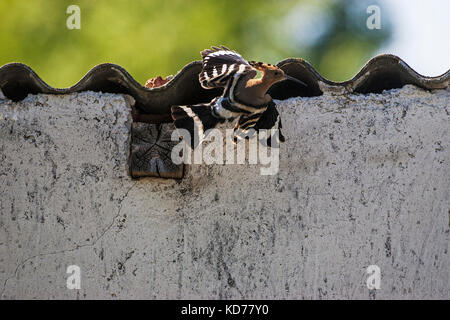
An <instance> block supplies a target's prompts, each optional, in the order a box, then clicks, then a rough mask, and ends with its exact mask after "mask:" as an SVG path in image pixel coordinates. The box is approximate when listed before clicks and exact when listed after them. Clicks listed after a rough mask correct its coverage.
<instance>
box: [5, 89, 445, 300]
mask: <svg viewBox="0 0 450 320" xmlns="http://www.w3.org/2000/svg"><path fill="white" fill-rule="evenodd" d="M449 101H450V93H449V91H435V92H432V93H430V92H426V91H422V90H420V89H417V88H415V87H412V86H407V87H405V88H403V89H399V90H391V91H388V92H385V93H383V94H378V95H375V94H371V95H367V96H364V95H336V96H333V95H324V96H321V97H314V98H300V99H290V100H286V101H283V102H280V109H281V112H282V119H283V127H284V134H285V135H286V137H287V141H286V143H284V144H283V145H282V146H281V149H280V170H279V173H278V174H277V175H274V176H262V175H260V174H259V173H260V170H259V169H260V167H259V166H258V165H248V164H247V165H231V166H226V165H211V166H206V165H196V166H191V167H190V168H189V170H188V172H187V174H186V177H185V178H184V179H183V180H182V181H181V182H180V181H173V180H154V179H142V180H132V179H130V178H129V176H128V174H127V159H128V152H129V141H130V136H129V134H130V132H129V130H130V129H129V128H130V124H131V117H130V113H129V106H128V105H127V102H126V100H125V99H124V97H123V96H121V95H112V94H99V93H89V92H85V93H81V94H72V95H66V96H47V95H38V96H29V97H28V98H26V99H25V100H24V101H22V102H19V103H13V102H10V101H7V100H0V157H1V165H0V194H1V196H0V210H1V211H0V212H1V214H0V296H1V298H2V299H18V298H39V299H48V298H62V299H78V298H79V299H96V298H107V299H109V298H122V299H123V298H150V299H152V298H160V299H165V298H201V299H210V298H211V299H219V298H220V299H229V298H238V299H240V298H249V299H266V298H275V299H284V298H288V299H291V298H295V299H297V298H300V299H301V298H306V299H336V298H337V299H348V298H351V299H405V298H413V299H422V298H425V299H428V298H437V299H449V298H450V295H449V254H448V243H449V202H450V201H449V194H450V192H449V191H450V165H449V159H450V145H449V135H450V130H449V129H450V122H449V115H450V106H449ZM69 265H78V266H79V267H80V268H81V289H80V290H69V289H67V288H66V279H67V277H68V274H66V268H67V267H68V266H69ZM369 265H378V266H379V267H380V269H381V288H380V289H379V290H368V288H367V286H366V279H367V277H368V274H366V268H367V267H368V266H369Z"/></svg>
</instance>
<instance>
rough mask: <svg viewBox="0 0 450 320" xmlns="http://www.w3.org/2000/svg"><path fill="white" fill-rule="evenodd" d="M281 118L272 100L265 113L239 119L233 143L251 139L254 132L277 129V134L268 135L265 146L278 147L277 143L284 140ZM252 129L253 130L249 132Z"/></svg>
mask: <svg viewBox="0 0 450 320" xmlns="http://www.w3.org/2000/svg"><path fill="white" fill-rule="evenodd" d="M281 128H282V125H281V118H280V114H279V113H278V110H277V107H276V104H275V103H274V102H273V100H272V101H271V102H270V103H269V105H268V106H267V109H266V111H264V112H263V113H259V114H252V115H248V116H247V115H243V116H241V117H240V118H239V120H238V122H237V124H236V127H235V128H234V141H237V139H243V138H244V139H247V138H252V137H253V135H254V134H255V133H256V132H259V131H260V130H261V129H266V130H270V129H277V130H278V131H277V132H274V133H273V134H271V135H269V136H268V137H267V140H266V141H265V144H266V145H267V146H269V147H272V146H275V147H276V146H278V145H279V142H284V141H285V140H286V139H285V137H284V136H283V134H282V133H281ZM251 129H253V130H251Z"/></svg>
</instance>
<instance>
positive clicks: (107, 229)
mask: <svg viewBox="0 0 450 320" xmlns="http://www.w3.org/2000/svg"><path fill="white" fill-rule="evenodd" d="M137 183H138V182H135V183H134V184H133V185H132V186H131V187H130V188H128V190H127V191H126V192H125V194H124V196H123V197H122V198H121V199H119V209H118V210H117V213H116V214H115V215H114V217H113V218H112V220H111V223H110V224H109V225H108V226H107V227H106V228H105V229H104V230H103V231H102V232H101V233H100V235H99V236H98V237H97V239H96V240H95V241H94V242H92V243H85V244H82V245H76V246H75V247H74V248H70V249H63V250H58V251H53V252H47V253H40V254H36V255H34V256H31V257H28V258H26V259H24V260H23V261H22V262H20V263H19V264H18V265H17V266H16V268H15V269H14V273H13V274H12V275H11V276H10V277H8V278H6V280H5V281H4V282H3V288H2V291H1V293H0V299H1V298H3V295H4V294H5V291H6V287H7V285H8V281H9V280H11V279H13V278H15V277H16V276H17V272H18V271H19V268H20V267H21V266H23V265H25V263H27V262H28V261H30V260H33V259H35V258H38V257H45V256H51V255H55V254H60V253H66V252H73V251H76V250H78V249H81V248H86V247H93V246H95V245H96V244H97V243H98V241H100V240H101V239H102V238H103V237H104V236H105V234H106V233H107V232H108V231H109V230H110V229H111V228H112V227H113V225H114V221H116V219H117V218H118V217H119V216H120V212H121V211H122V202H123V200H125V199H126V198H127V197H128V194H129V193H130V191H131V189H133V188H134V187H135V186H136V185H137Z"/></svg>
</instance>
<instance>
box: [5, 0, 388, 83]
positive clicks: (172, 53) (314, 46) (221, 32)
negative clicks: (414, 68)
mask: <svg viewBox="0 0 450 320" xmlns="http://www.w3.org/2000/svg"><path fill="white" fill-rule="evenodd" d="M373 3H376V1H370V3H369V2H367V1H364V0H363V1H356V0H350V1H343V0H342V1H337V0H324V1H320V2H318V1H313V0H300V1H294V0H286V1H275V0H266V1H260V0H245V1H242V0H241V1H238V0H216V1H207V0H195V1H184V0H172V1H163V0H152V1H147V0H133V1H118V0H110V1H92V0H81V1H77V2H76V3H74V1H73V0H70V1H68V0H34V1H25V0H3V1H1V2H0V46H1V49H0V65H3V64H5V63H8V62H13V61H18V62H23V63H26V64H28V65H30V66H31V67H32V68H33V69H34V70H35V71H36V72H37V73H38V74H39V75H40V76H41V77H42V78H43V79H44V80H45V81H46V82H48V83H49V84H50V85H52V86H59V87H62V86H70V85H73V84H74V83H75V82H76V81H78V80H79V79H80V78H81V77H82V76H83V75H84V74H85V73H86V72H87V71H88V70H89V69H90V68H92V67H93V66H94V65H96V64H99V63H103V62H113V63H117V64H119V65H121V66H123V67H124V68H125V69H127V70H128V71H129V72H130V73H131V75H132V76H133V77H134V78H135V79H136V80H137V81H139V82H140V83H142V84H143V83H145V80H146V79H148V78H150V77H153V76H156V75H163V76H164V75H168V74H175V73H176V72H177V70H179V69H181V68H182V67H183V66H184V65H186V64H187V63H189V62H190V61H193V60H198V59H199V58H200V55H199V51H201V50H202V49H204V48H207V47H210V46H211V45H219V44H224V45H226V46H228V47H230V48H232V49H235V50H236V51H239V52H240V53H241V54H242V55H243V56H244V57H246V58H248V59H254V60H266V61H269V62H272V63H275V62H278V61H280V60H282V59H284V58H286V57H303V58H304V59H306V60H308V61H310V62H311V63H312V64H313V66H314V67H315V68H316V69H317V70H318V71H319V72H320V73H322V74H323V75H324V76H327V77H328V78H330V79H332V80H344V79H346V78H348V77H350V76H352V75H354V74H355V73H356V72H357V71H358V69H359V68H360V67H361V66H362V64H363V63H364V62H366V61H367V59H368V58H370V57H371V55H372V54H373V52H374V51H375V50H376V49H378V48H379V47H380V45H382V44H383V42H384V41H386V40H387V39H388V37H389V34H390V28H389V24H388V23H387V21H388V17H387V15H386V13H384V12H382V29H381V30H369V29H367V28H366V19H367V17H368V16H369V15H368V14H367V13H366V8H367V6H368V5H369V4H373ZM72 4H76V5H78V6H80V8H81V29H80V30H69V29H68V28H67V27H66V19H67V18H68V16H69V15H68V14H66V8H67V7H68V6H69V5H72ZM380 7H381V6H380ZM381 8H382V7H381Z"/></svg>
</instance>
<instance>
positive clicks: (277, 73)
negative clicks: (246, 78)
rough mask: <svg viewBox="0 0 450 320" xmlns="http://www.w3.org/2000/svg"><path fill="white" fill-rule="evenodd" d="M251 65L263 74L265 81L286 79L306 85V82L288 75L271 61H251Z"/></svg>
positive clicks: (275, 81) (272, 81) (273, 82)
mask: <svg viewBox="0 0 450 320" xmlns="http://www.w3.org/2000/svg"><path fill="white" fill-rule="evenodd" d="M250 65H251V66H252V67H254V68H255V69H257V70H259V71H261V72H262V74H263V79H264V81H267V82H268V83H271V84H275V83H277V82H280V81H284V80H291V81H295V82H297V83H300V84H302V85H304V86H305V87H306V84H305V83H304V82H302V81H300V80H298V79H296V78H293V77H291V76H288V75H287V74H286V73H285V72H284V71H283V70H281V69H280V68H278V67H277V66H274V65H273V64H270V63H264V62H255V61H250Z"/></svg>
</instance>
